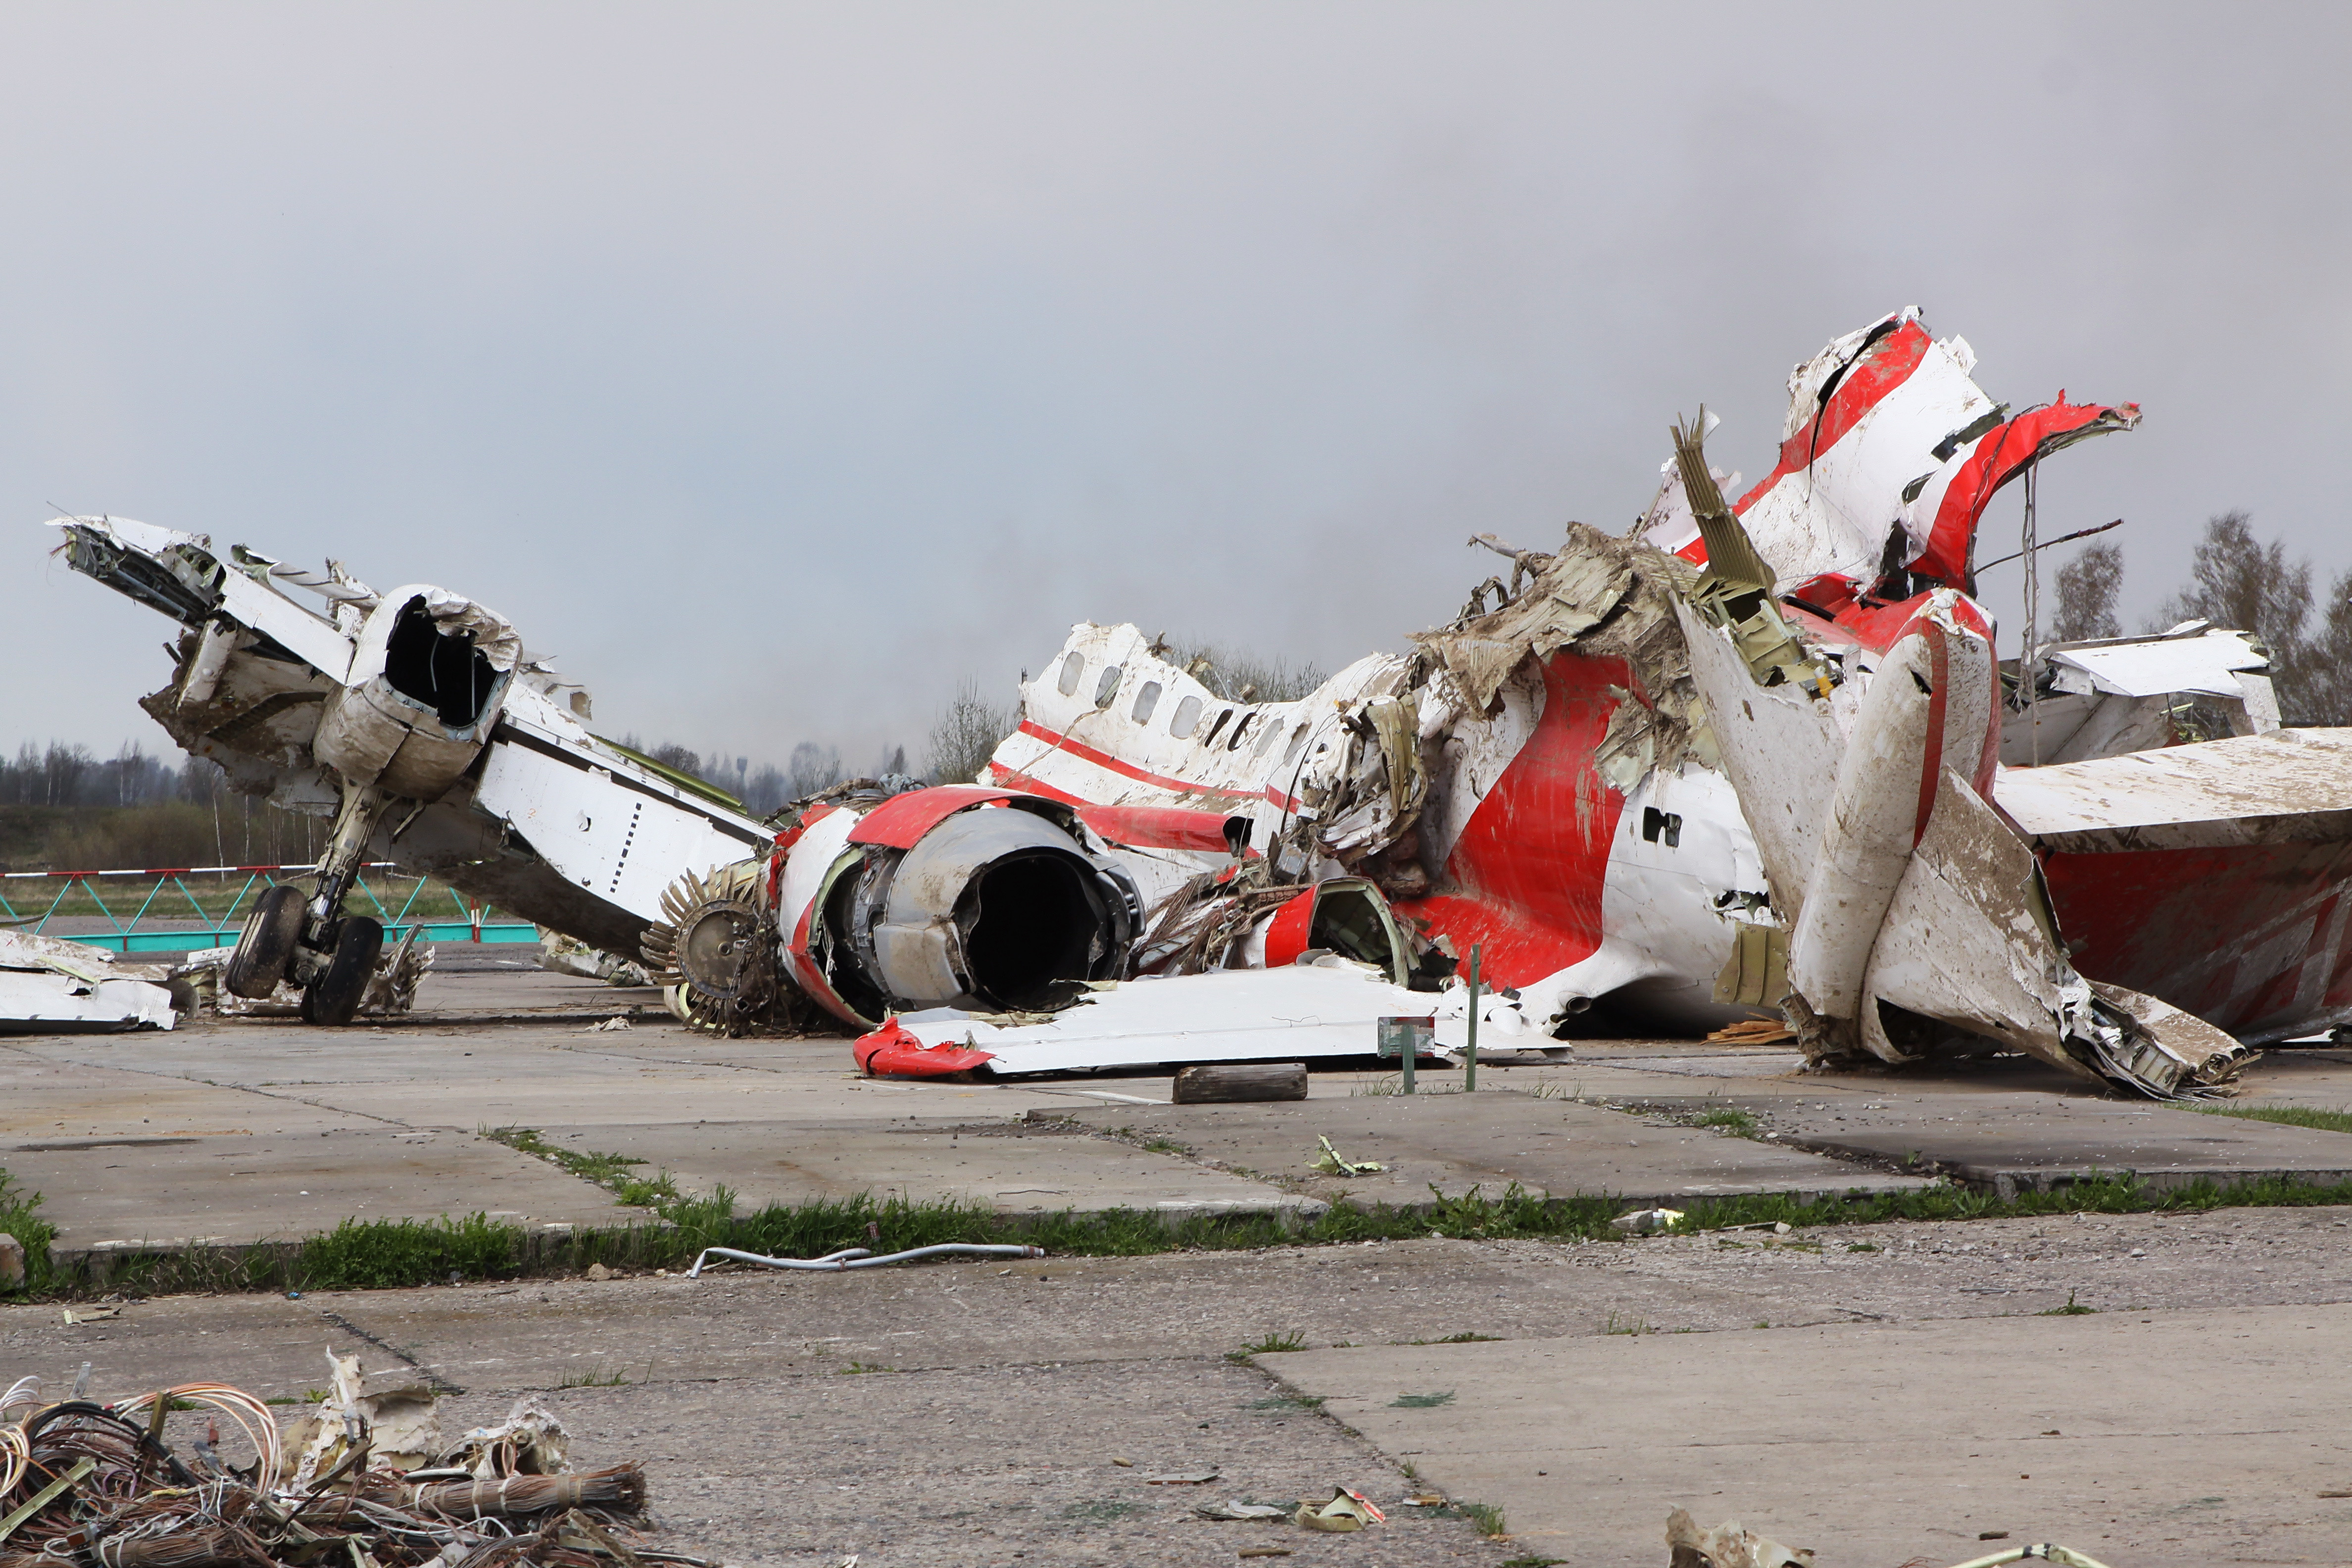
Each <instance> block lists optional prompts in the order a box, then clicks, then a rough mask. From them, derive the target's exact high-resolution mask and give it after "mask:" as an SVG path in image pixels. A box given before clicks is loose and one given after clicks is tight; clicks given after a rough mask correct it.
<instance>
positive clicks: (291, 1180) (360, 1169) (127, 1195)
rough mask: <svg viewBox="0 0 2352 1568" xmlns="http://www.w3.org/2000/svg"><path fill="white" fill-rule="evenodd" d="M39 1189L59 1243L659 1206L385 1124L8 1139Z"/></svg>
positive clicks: (549, 1216)
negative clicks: (630, 1202) (626, 1200)
mask: <svg viewBox="0 0 2352 1568" xmlns="http://www.w3.org/2000/svg"><path fill="white" fill-rule="evenodd" d="M0 1162H5V1168H6V1169H7V1171H8V1173H9V1174H10V1175H11V1176H13V1177H14V1178H15V1179H16V1181H17V1182H18V1183H19V1184H22V1185H24V1186H26V1187H27V1188H30V1189H32V1190H33V1191H36V1192H38V1193H39V1194H42V1200H43V1201H42V1205H41V1217H42V1218H44V1219H46V1220H47V1221H48V1222H49V1223H50V1224H52V1225H54V1226H57V1230H58V1240H57V1246H58V1248H59V1249H61V1250H67V1251H79V1250H84V1249H105V1248H114V1249H126V1250H138V1249H144V1248H152V1247H184V1246H188V1245H191V1244H194V1245H199V1246H215V1247H241V1246H246V1245H249V1244H251V1243H255V1242H263V1241H299V1240H300V1239H301V1238H303V1237H308V1236H314V1235H317V1234H319V1233H320V1232H321V1231H327V1230H332V1229H333V1228H334V1227H335V1226H337V1225H338V1224H340V1223H341V1221H342V1220H344V1219H359V1220H378V1219H420V1220H433V1219H438V1218H440V1217H441V1216H442V1215H450V1216H452V1217H456V1218H463V1217H464V1216H466V1215H470V1214H474V1213H477V1212H487V1213H488V1215H489V1216H490V1217H491V1218H493V1219H497V1220H502V1221H506V1222H508V1223H510V1224H514V1225H519V1226H523V1227H525V1228H526V1229H532V1230H541V1229H546V1228H549V1227H551V1226H563V1227H572V1226H604V1225H625V1224H628V1223H630V1222H632V1221H637V1222H646V1221H650V1220H652V1218H653V1217H654V1216H653V1215H652V1214H651V1213H649V1212H648V1211H646V1210H644V1209H633V1208H624V1207H622V1206H620V1205H617V1204H615V1203H614V1201H613V1196H612V1194H609V1193H607V1192H604V1190H603V1189H601V1188H598V1187H594V1186H592V1185H590V1184H588V1183H586V1182H583V1181H581V1180H579V1179H578V1178H577V1177H574V1176H572V1175H571V1174H569V1173H566V1172H564V1171H562V1170H561V1169H560V1168H558V1167H556V1166H554V1165H551V1164H549V1163H547V1162H546V1161H544V1160H537V1159H533V1158H532V1157H530V1155H528V1154H519V1153H517V1152H515V1151H513V1150H511V1149H509V1148H508V1147H506V1146H505V1145H504V1144H501V1143H494V1142H491V1141H489V1140H488V1139H487V1138H479V1137H477V1136H475V1135H474V1134H472V1133H469V1132H454V1131H429V1130H428V1131H394V1130H392V1129H387V1128H381V1127H366V1128H352V1127H345V1128H341V1129H331V1130H329V1131H321V1132H309V1131H282V1132H277V1133H265V1134H260V1135H257V1136H245V1137H239V1136H213V1137H202V1138H194V1137H191V1138H113V1139H108V1138H100V1139H68V1140H64V1141H51V1142H34V1143H17V1144H15V1145H14V1146H0Z"/></svg>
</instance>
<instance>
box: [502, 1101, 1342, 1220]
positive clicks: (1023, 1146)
mask: <svg viewBox="0 0 2352 1568" xmlns="http://www.w3.org/2000/svg"><path fill="white" fill-rule="evenodd" d="M1000 1114H1001V1113H1000ZM542 1135H543V1136H545V1137H546V1138H547V1139H548V1140H549V1141H550V1142H554V1143H556V1144H558V1146H560V1147H572V1148H579V1149H594V1150H596V1151H598V1152H612V1153H618V1154H626V1155H629V1156H631V1157H633V1158H635V1159H639V1160H643V1161H645V1162H646V1163H647V1164H648V1166H650V1167H654V1168H657V1169H660V1170H664V1171H667V1172H669V1173H671V1175H672V1176H673V1177H675V1178H676V1179H677V1182H678V1184H680V1185H681V1186H682V1187H685V1188H687V1189H688V1190H689V1191H695V1192H710V1191H712V1190H714V1189H715V1188H717V1187H719V1186H720V1185H722V1184H723V1185H725V1186H727V1187H729V1188H730V1189H731V1190H732V1191H733V1192H734V1193H735V1194H737V1197H738V1200H739V1206H740V1207H741V1208H746V1209H749V1208H756V1207H759V1206H760V1205H764V1204H772V1203H773V1204H803V1203H810V1202H814V1201H816V1200H818V1199H824V1198H845V1197H852V1196H855V1195H856V1194H860V1193H872V1194H875V1195H876V1196H877V1197H882V1196H890V1195H898V1196H904V1197H908V1198H915V1199H922V1198H941V1197H945V1198H957V1199H962V1200H967V1201H970V1202H973V1203H978V1204H982V1205H986V1206H988V1207H990V1208H993V1209H996V1210H999V1211H1000V1212H1003V1213H1006V1214H1051V1213H1055V1212H1058V1211H1060V1210H1064V1209H1077V1210H1081V1211H1091V1210H1097V1209H1141V1210H1145V1211H1148V1212H1153V1213H1158V1214H1160V1215H1165V1216H1167V1217H1169V1218H1171V1219H1177V1218H1186V1217H1190V1216H1192V1215H1215V1214H1236V1213H1265V1212H1269V1211H1271V1212H1278V1213H1286V1214H1292V1215H1298V1214H1310V1215H1311V1214H1315V1213H1319V1212H1320V1211H1321V1210H1322V1209H1323V1208H1324V1206H1325V1205H1323V1204H1322V1203H1321V1202H1319V1201H1318V1200H1316V1199H1314V1198H1311V1197H1306V1196H1302V1195H1300V1194H1296V1193H1289V1192H1285V1191H1283V1190H1282V1189H1280V1188H1278V1187H1274V1186H1269V1185H1267V1184H1265V1183H1263V1182H1255V1181H1251V1180H1249V1179H1247V1178H1245V1177H1243V1176H1236V1175H1232V1174H1228V1173H1225V1172H1223V1171H1217V1170H1212V1169H1209V1168H1208V1167H1206V1166H1202V1165H1200V1164H1196V1163H1193V1162H1192V1161H1188V1160H1181V1159H1176V1158H1173V1157H1171V1156H1170V1155H1168V1154H1165V1153H1160V1152H1153V1151H1150V1150H1146V1149H1139V1148H1134V1147H1132V1146H1129V1145H1128V1144H1124V1143H1118V1142H1111V1141H1110V1140H1108V1139H1101V1138H1090V1137H1087V1135H1086V1134H1085V1133H1084V1132H1083V1131H1079V1130H1078V1129H1077V1128H1076V1127H1075V1126H1072V1125H1070V1124H1069V1123H1066V1122H1055V1121H1045V1122H1042V1123H1038V1124H1034V1125H1029V1124H1024V1123H1020V1122H1012V1123H1007V1122H1005V1121H996V1120H992V1121H969V1122H966V1123H963V1124H961V1125H958V1124H955V1123H952V1122H940V1121H929V1120H924V1121H917V1120H915V1119H913V1118H911V1117H910V1118H908V1120H907V1121H903V1122H898V1123H884V1124H880V1125H877V1124H876V1123H875V1122H873V1121H824V1122H797V1123H794V1124H793V1125H790V1126H778V1125H777V1124H775V1123H773V1122H766V1121H703V1122H653V1123H647V1124H639V1125H635V1126H612V1125H603V1126H596V1127H550V1128H545V1129H542Z"/></svg>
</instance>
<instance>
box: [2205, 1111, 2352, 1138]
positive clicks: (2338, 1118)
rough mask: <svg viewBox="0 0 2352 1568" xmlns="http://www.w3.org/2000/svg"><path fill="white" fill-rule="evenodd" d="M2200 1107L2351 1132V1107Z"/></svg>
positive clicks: (2245, 1117)
mask: <svg viewBox="0 0 2352 1568" xmlns="http://www.w3.org/2000/svg"><path fill="white" fill-rule="evenodd" d="M2197 1109H2198V1110H2201V1111H2203V1112H2204V1113H2205V1114H2206V1115H2208V1116H2235V1117H2237V1118H2239V1119H2240V1120H2242V1121H2275V1122H2277V1123H2279V1124H2280V1125H2281V1126H2284V1127H2315V1128H2317V1129H2319V1130H2320V1131H2323V1132H2352V1110H2322V1109H2321V1108H2319V1107H2318V1106H2316V1105H2200V1106H2199V1107H2197Z"/></svg>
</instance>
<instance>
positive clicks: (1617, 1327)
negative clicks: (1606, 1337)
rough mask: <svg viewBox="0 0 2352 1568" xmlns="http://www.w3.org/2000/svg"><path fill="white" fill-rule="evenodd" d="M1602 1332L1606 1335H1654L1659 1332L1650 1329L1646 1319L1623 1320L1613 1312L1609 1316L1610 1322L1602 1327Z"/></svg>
mask: <svg viewBox="0 0 2352 1568" xmlns="http://www.w3.org/2000/svg"><path fill="white" fill-rule="evenodd" d="M1601 1332H1602V1333H1604V1334H1654V1333H1656V1332H1657V1330H1655V1329H1654V1328H1652V1327H1650V1325H1649V1323H1648V1321H1646V1320H1644V1319H1641V1318H1622V1317H1619V1316H1618V1315H1617V1314H1616V1313H1614V1312H1612V1313H1610V1314H1609V1321H1608V1322H1607V1323H1606V1324H1604V1325H1602V1327H1601Z"/></svg>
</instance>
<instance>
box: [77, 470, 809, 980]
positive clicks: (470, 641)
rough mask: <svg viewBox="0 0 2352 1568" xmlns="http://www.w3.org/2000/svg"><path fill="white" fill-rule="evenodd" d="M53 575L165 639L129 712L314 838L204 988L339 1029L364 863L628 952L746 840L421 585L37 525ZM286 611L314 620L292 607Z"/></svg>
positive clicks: (127, 534)
mask: <svg viewBox="0 0 2352 1568" xmlns="http://www.w3.org/2000/svg"><path fill="white" fill-rule="evenodd" d="M56 526H57V527H58V528H60V529H62V530H63V531H64V532H65V534H66V539H67V543H66V550H67V552H68V560H69V562H70V563H71V564H72V565H73V567H74V568H75V569H76V570H77V571H79V572H82V573H83V574H86V575H89V576H91V577H93V578H96V579H97V580H98V581H100V582H102V583H104V584H107V585H108V586H110V587H112V588H114V589H116V590H117V591H119V592H121V593H122V594H124V595H128V596H130V597H131V598H134V599H137V600H139V601H140V602H142V603H143V604H146V605H151V606H152V607H154V608H156V609H160V610H162V611H163V612H164V613H165V614H167V615H169V616H172V617H173V619H174V620H176V621H178V622H179V623H180V624H181V625H182V626H183V627H184V631H183V632H182V635H181V637H180V638H179V640H178V641H177V643H176V644H175V645H173V649H172V651H173V664H174V668H173V679H172V681H171V682H170V684H168V685H167V686H165V687H164V688H163V689H162V690H160V691H158V692H156V693H154V694H153V695H152V696H150V697H147V698H145V699H143V700H142V704H141V705H142V707H143V708H145V709H146V710H147V711H148V712H149V713H150V714H151V715H152V716H153V717H154V718H155V719H156V721H158V722H160V723H161V724H163V727H164V729H165V730H166V731H169V732H170V733H171V735H172V738H173V740H174V741H176V742H179V743H180V744H181V745H182V746H183V747H184V748H185V749H186V750H188V751H189V752H193V753H194V754H195V755H198V756H203V757H207V758H210V759H212V760H213V761H215V762H217V763H220V764H221V766H222V768H223V769H224V770H225V772H226V773H227V775H228V778H229V781H230V782H231V783H232V784H234V785H236V787H237V788H239V789H241V790H244V791H246V792H247V793H249V794H256V795H268V797H269V798H270V799H271V800H272V801H273V802H274V803H275V804H277V805H280V806H282V807H284V808H286V809H289V810H295V811H303V812H308V813H310V814H312V815H316V816H328V817H331V818H332V819H333V823H334V826H333V830H332V832H331V836H330V839H329V846H328V848H327V851H326V853H325V854H324V855H323V856H322V857H321V858H320V868H319V870H318V873H317V876H316V878H315V879H314V881H313V883H312V885H311V887H310V889H308V890H307V892H306V891H303V890H300V889H294V888H291V887H287V888H281V889H272V890H271V891H270V892H269V893H268V894H266V895H265V897H264V900H263V905H262V907H261V908H260V909H257V910H256V914H255V917H254V919H253V920H252V921H248V923H247V930H246V932H245V934H244V936H243V938H242V939H241V940H240V942H239V944H238V951H237V952H236V954H235V955H233V956H232V958H231V959H230V961H229V963H228V964H227V965H226V968H225V970H224V973H223V984H225V985H226V986H228V987H229V988H231V989H232V990H234V991H236V993H237V994H241V995H247V996H251V997H256V998H266V997H268V995H270V994H272V992H273V991H274V990H275V989H276V987H277V986H278V984H279V983H280V982H281V981H282V982H285V983H289V984H294V985H295V986H297V987H298V988H299V990H300V991H301V993H302V997H303V1006H304V1010H305V1016H309V1017H311V1018H312V1019H313V1020H314V1021H319V1022H326V1023H341V1022H344V1021H347V1020H348V1019H349V1017H350V1016H352V1013H353V1012H354V1011H355V1010H356V1008H357V1007H358V1005H359V1004H360V1002H361V1001H362V998H363V997H364V994H365V989H366V984H367V983H368V980H369V978H370V976H371V975H372V974H373V970H374V962H373V961H374V958H375V956H376V952H377V950H378V949H380V946H381V942H382V928H381V926H380V925H378V924H377V922H375V921H373V920H369V919H366V918H365V917H361V916H355V915H354V916H346V915H345V914H344V912H343V909H342V903H343V898H344V895H345V893H346V892H347V891H348V890H349V889H350V887H351V885H352V879H353V878H354V877H355V876H356V874H357V869H358V867H359V865H360V864H361V863H362V861H363V860H364V859H366V858H371V857H374V858H388V859H393V860H395V861H397V862H398V863H399V864H400V865H401V866H402V867H403V868H405V869H407V870H409V871H412V872H415V873H417V874H425V875H432V876H437V877H440V878H442V879H445V880H446V881H447V882H449V883H450V884H451V885H452V886H454V887H456V888H457V889H458V890H459V891H461V892H463V893H465V894H467V895H468V896H470V897H473V898H476V899H479V900H485V901H491V902H495V903H497V904H498V905H499V906H500V907H501V908H504V909H508V910H513V911H515V912H516V913H518V914H520V915H522V916H523V917H525V918H526V919H530V920H532V921H537V922H539V923H540V924H541V925H545V926H547V927H549V928H551V929H552V930H556V931H563V932H565V933H566V934H568V935H571V936H574V937H577V938H579V939H580V940H582V941H583V942H589V943H591V944H593V945H595V946H599V947H606V948H616V949H619V950H622V951H634V950H635V946H636V944H637V941H638V939H639V937H640V936H641V935H642V933H643V932H644V931H645V929H646V925H647V924H648V923H649V922H650V921H651V920H652V919H653V918H654V917H655V916H656V914H657V913H658V912H659V907H660V906H659V900H660V894H661V891H662V889H664V888H665V887H667V884H668V883H669V881H670V880H671V879H673V878H674V877H676V875H677V871H678V868H680V867H681V866H709V865H713V864H717V863H720V862H723V861H726V860H730V859H733V858H737V857H738V856H740V855H742V854H743V853H745V851H746V850H748V849H751V848H754V847H760V846H762V845H764V844H766V843H767V842H768V839H769V834H768V833H767V831H766V830H765V829H764V828H763V827H762V826H761V825H760V824H759V823H757V822H756V821H754V820H752V819H751V818H750V817H749V816H745V815H744V814H743V813H742V812H741V811H740V810H739V809H737V808H736V807H735V805H734V803H733V802H731V801H730V800H728V799H726V797H724V796H722V795H719V794H718V792H716V791H713V790H710V789H709V787H708V786H705V785H702V784H699V783H698V781H693V780H688V779H685V778H683V777H682V776H681V775H677V774H675V773H669V772H668V771H667V770H665V769H662V768H660V767H659V766H658V765H656V764H654V763H651V761H650V760H649V759H645V758H639V757H636V756H635V755H634V754H633V753H630V752H627V751H626V750H625V748H621V747H618V746H615V745H613V744H612V743H611V742H604V741H601V740H599V739H597V738H596V737H594V736H593V735H591V734H589V733H588V731H587V730H586V729H585V727H584V726H583V724H582V723H581V722H580V719H581V717H583V716H584V714H585V711H586V707H587V697H586V693H585V692H584V691H583V690H581V689H578V688H576V687H571V686H567V685H566V684H564V683H562V682H561V681H559V680H558V679H556V678H555V676H554V674H553V672H552V671H551V670H550V669H549V668H547V667H546V666H545V665H544V664H543V663H541V662H540V661H537V660H534V659H532V658H530V656H529V655H528V654H527V653H526V652H525V651H524V650H523V647H522V645H521V641H520V637H518V636H517V634H516V633H515V631H514V629H513V628H512V627H511V626H509V624H508V623H507V622H506V621H505V620H503V619H502V618H501V617H499V616H497V615H496V614H494V613H493V612H491V611H490V610H488V609H487V608H485V607H484V606H482V605H479V604H478V603H477V602H475V601H473V600H470V599H467V598H465V597H463V596H462V595H455V594H451V593H448V592H446V591H445V590H443V589H439V588H436V587H433V586H430V585H428V584H416V585H413V586H410V587H405V588H401V589H398V590H396V591H394V592H393V593H389V594H379V593H377V592H376V591H375V590H373V589H372V588H370V587H368V586H367V585H366V584H363V583H361V582H359V581H358V580H357V579H356V578H353V577H352V576H351V575H350V574H347V573H346V572H344V571H343V570H342V569H341V567H340V566H338V565H334V564H332V563H331V564H330V567H329V569H328V571H327V572H326V573H323V574H310V573H303V572H299V571H296V570H294V569H291V568H289V567H287V566H286V565H284V564H283V563H278V562H276V561H273V560H271V559H270V558H268V557H267V556H262V555H259V554H257V553H255V552H252V551H249V550H247V549H246V548H245V547H243V546H241V545H232V546H230V547H228V548H227V549H226V550H215V548H214V546H213V544H212V542H211V541H210V540H209V539H207V538H205V536H203V535H196V534H186V533H180V532H175V531H172V530H168V529H162V528H155V527H151V526H149V525H147V524H144V523H138V522H132V521H128V520H125V519H120V518H104V517H94V518H61V519H59V520H58V521H57V523H56ZM289 588H299V589H301V590H304V591H306V592H307V593H308V595H310V596H311V597H313V598H315V599H316V600H317V601H318V602H319V603H318V607H316V608H313V607H311V606H310V605H306V604H303V603H300V602H298V601H297V600H296V599H295V598H294V597H293V596H292V595H290V594H289V591H288V590H289Z"/></svg>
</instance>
